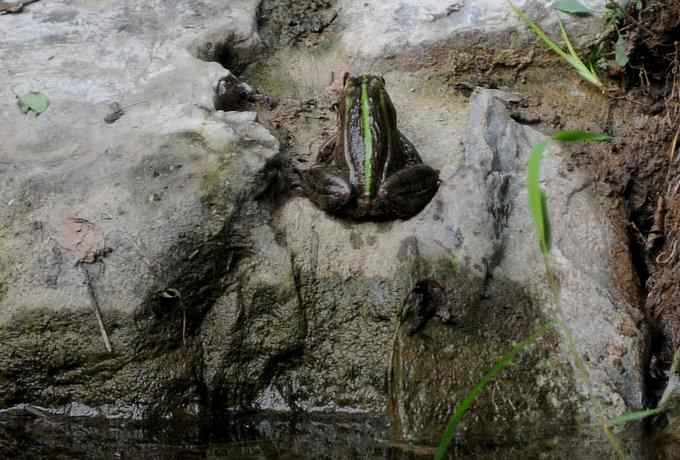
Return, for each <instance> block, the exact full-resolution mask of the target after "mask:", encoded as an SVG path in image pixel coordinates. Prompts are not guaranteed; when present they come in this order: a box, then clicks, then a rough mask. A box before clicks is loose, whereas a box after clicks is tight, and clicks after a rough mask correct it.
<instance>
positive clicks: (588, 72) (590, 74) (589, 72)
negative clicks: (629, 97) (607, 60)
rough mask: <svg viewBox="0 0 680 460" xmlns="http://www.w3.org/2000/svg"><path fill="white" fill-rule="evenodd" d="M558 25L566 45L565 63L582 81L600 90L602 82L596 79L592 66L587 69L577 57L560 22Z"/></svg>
mask: <svg viewBox="0 0 680 460" xmlns="http://www.w3.org/2000/svg"><path fill="white" fill-rule="evenodd" d="M559 24H560V33H561V34H562V40H564V42H565V43H566V45H567V50H569V58H567V62H569V64H571V66H572V67H574V68H575V69H576V71H577V72H578V73H579V75H581V77H582V78H583V79H584V80H587V81H589V82H590V83H592V84H593V85H595V86H597V87H598V88H602V82H601V81H600V79H599V78H598V77H597V74H596V73H595V72H594V71H593V68H592V66H591V67H588V66H587V65H586V64H585V63H584V62H583V61H582V60H581V58H580V57H579V56H578V53H576V50H575V49H574V47H573V46H572V44H571V41H570V40H569V35H567V31H566V30H565V29H564V24H562V21H561V20H560V21H559Z"/></svg>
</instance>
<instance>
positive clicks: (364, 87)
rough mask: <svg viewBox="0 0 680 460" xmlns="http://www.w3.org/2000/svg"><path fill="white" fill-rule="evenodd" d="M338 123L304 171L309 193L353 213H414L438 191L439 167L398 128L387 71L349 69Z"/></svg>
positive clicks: (331, 208)
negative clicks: (373, 72) (428, 162)
mask: <svg viewBox="0 0 680 460" xmlns="http://www.w3.org/2000/svg"><path fill="white" fill-rule="evenodd" d="M338 99H339V100H338V103H337V105H336V114H337V116H336V129H335V133H334V135H332V136H331V137H330V138H329V139H328V141H327V142H325V143H324V144H323V145H322V147H321V148H320V149H319V153H318V155H317V160H316V163H315V164H314V165H313V166H312V167H310V168H308V169H306V170H304V171H301V172H300V175H301V178H302V181H301V183H302V184H301V185H302V188H303V191H304V194H305V195H306V196H307V198H309V199H310V200H311V201H312V202H313V203H314V204H316V206H317V207H319V208H320V209H321V210H323V211H325V212H327V213H329V214H332V215H337V216H340V217H345V218H349V219H357V220H362V219H377V220H383V219H394V218H399V219H409V218H411V217H413V216H414V215H416V214H418V213H419V212H420V211H421V210H422V209H423V208H424V207H425V206H426V205H427V204H428V203H429V202H430V201H431V200H432V198H433V197H434V195H435V194H436V192H437V190H438V188H439V185H440V183H441V181H440V180H439V171H438V170H436V169H434V168H432V167H430V166H428V165H426V164H424V163H423V160H422V159H421V157H420V155H419V154H418V152H417V150H416V148H415V147H414V146H413V144H412V143H411V141H409V140H408V139H407V138H406V136H404V134H403V133H402V132H401V131H399V129H398V128H397V113H396V110H395V108H394V105H393V104H392V100H391V99H390V96H389V95H388V94H387V90H386V89H385V79H384V78H383V77H382V76H378V75H370V74H362V75H358V76H353V75H351V74H350V73H345V74H344V76H343V83H342V91H341V92H340V94H339V98H338Z"/></svg>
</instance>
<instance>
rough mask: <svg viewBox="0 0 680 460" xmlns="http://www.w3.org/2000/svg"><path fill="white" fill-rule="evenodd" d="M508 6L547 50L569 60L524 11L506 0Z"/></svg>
mask: <svg viewBox="0 0 680 460" xmlns="http://www.w3.org/2000/svg"><path fill="white" fill-rule="evenodd" d="M508 4H510V8H512V11H514V12H515V14H516V15H517V16H519V17H520V19H521V20H522V21H524V22H525V23H526V25H527V26H529V28H530V29H531V30H532V31H533V32H534V33H535V34H536V35H537V36H538V38H540V39H541V40H543V42H544V43H545V44H546V45H547V46H548V48H550V49H551V50H553V51H554V52H555V53H557V54H559V55H560V56H562V57H563V58H564V59H568V58H569V55H568V54H567V53H565V52H564V50H563V49H562V48H560V47H559V45H558V44H557V43H555V42H554V41H552V39H551V38H550V37H548V36H547V35H546V34H545V32H543V29H541V28H540V27H538V24H536V23H535V22H534V21H532V20H531V18H529V16H527V15H526V14H524V11H522V10H521V9H519V8H517V7H516V6H515V4H514V3H512V2H511V1H510V0H508Z"/></svg>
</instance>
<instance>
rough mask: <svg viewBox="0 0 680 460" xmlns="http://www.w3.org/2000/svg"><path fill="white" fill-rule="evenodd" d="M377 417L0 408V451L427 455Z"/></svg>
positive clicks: (158, 458)
mask: <svg viewBox="0 0 680 460" xmlns="http://www.w3.org/2000/svg"><path fill="white" fill-rule="evenodd" d="M387 439H388V427H387V426H386V424H385V422H384V420H379V419H373V418H366V417H354V416H333V417H330V416H329V417H315V418H313V419H312V418H304V419H300V418H297V419H296V418H291V417H281V416H274V415H271V416H262V415H258V416H238V417H235V416H224V417H220V418H213V419H211V420H204V419H199V418H187V419H183V420H159V421H155V422H153V423H151V422H140V421H133V420H120V419H118V420H117V419H104V418H97V417H64V416H55V415H49V414H41V413H40V412H37V411H33V412H27V411H25V410H16V411H10V412H5V413H2V414H0V459H3V460H4V459H31V460H33V459H57V460H60V459H130V460H142V459H144V460H147V459H148V460H151V459H153V460H180V459H182V460H185V459H186V460H193V459H215V460H217V459H220V460H222V459H224V460H227V459H228V460H246V459H247V460H251V459H252V460H255V459H258V460H259V459H263V460H264V459H281V460H284V459H356V460H373V459H375V460H377V459H390V460H420V459H431V458H432V450H430V449H427V450H421V451H420V452H418V451H416V452H414V451H413V449H408V450H407V449H404V448H401V447H398V446H395V445H390V443H389V442H388V441H386V440H387Z"/></svg>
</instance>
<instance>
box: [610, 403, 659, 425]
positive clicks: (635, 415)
mask: <svg viewBox="0 0 680 460" xmlns="http://www.w3.org/2000/svg"><path fill="white" fill-rule="evenodd" d="M662 412H663V409H661V408H659V407H657V408H656V409H647V410H640V411H636V412H628V413H626V414H623V415H619V416H618V417H614V418H613V419H611V420H609V425H623V424H625V423H628V422H633V421H636V420H642V419H643V418H646V417H649V416H651V415H658V414H660V413H662Z"/></svg>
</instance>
